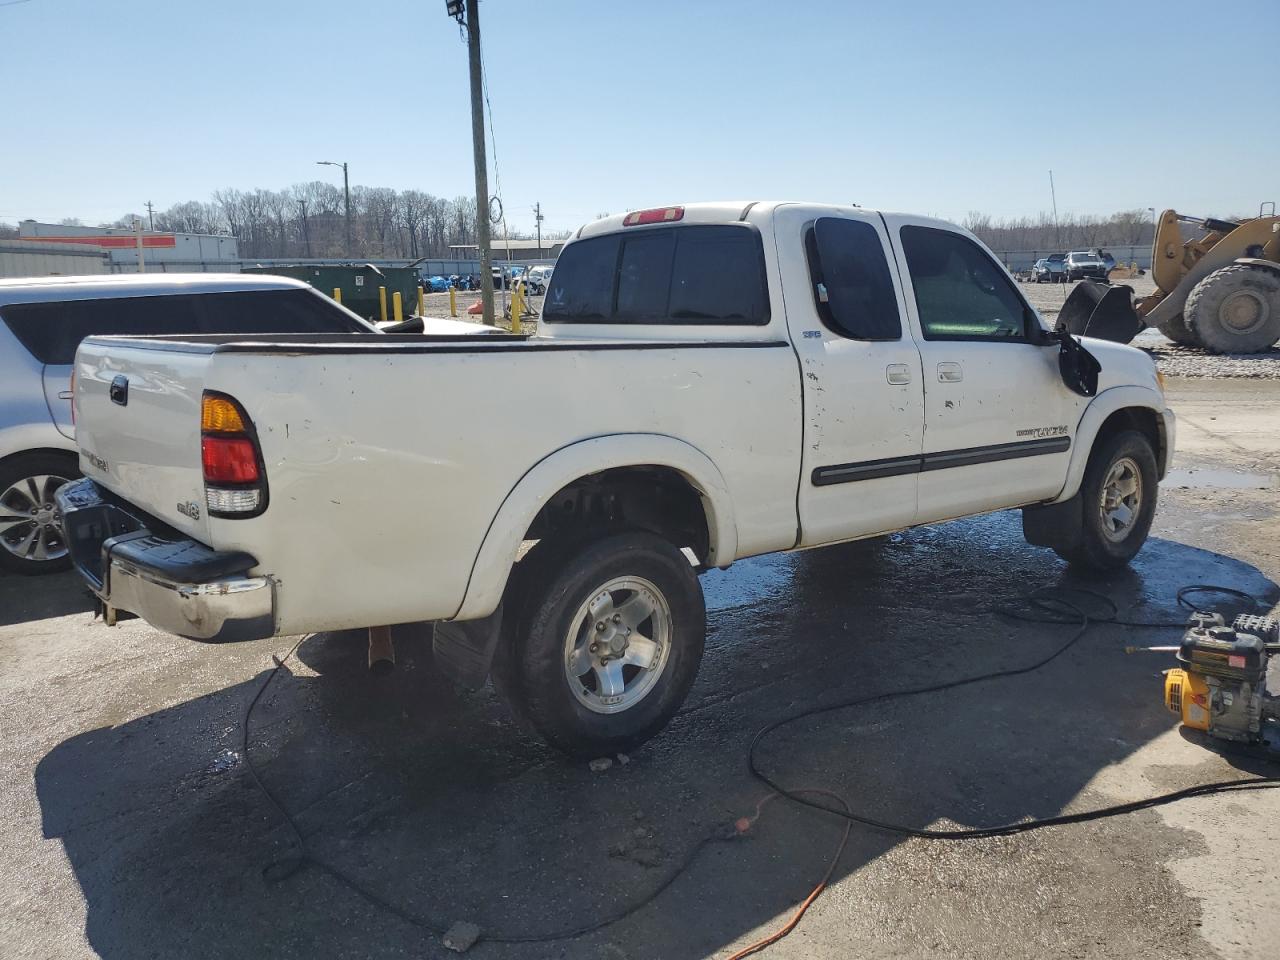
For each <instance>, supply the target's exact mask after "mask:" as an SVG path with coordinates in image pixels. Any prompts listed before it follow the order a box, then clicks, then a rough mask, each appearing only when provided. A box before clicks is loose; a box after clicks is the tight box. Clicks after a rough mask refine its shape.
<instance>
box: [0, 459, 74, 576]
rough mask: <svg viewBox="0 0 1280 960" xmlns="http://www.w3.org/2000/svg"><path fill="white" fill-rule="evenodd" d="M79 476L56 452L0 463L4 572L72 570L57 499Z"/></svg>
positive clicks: (0, 558) (0, 549)
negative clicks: (66, 486) (60, 488)
mask: <svg viewBox="0 0 1280 960" xmlns="http://www.w3.org/2000/svg"><path fill="white" fill-rule="evenodd" d="M79 476H80V471H79V470H78V469H77V468H76V461H75V458H73V457H71V456H68V455H64V454H58V453H24V454H19V455H18V456H16V457H10V458H9V459H7V460H5V461H4V462H3V463H0V570H6V571H8V572H10V573H21V574H28V575H32V574H44V573H56V572H58V571H60V570H66V569H67V568H68V567H70V566H71V557H70V554H69V553H68V551H67V545H66V543H65V542H64V540H63V539H62V517H61V515H60V514H59V513H58V508H57V505H56V504H55V503H54V502H53V494H54V492H55V491H56V490H57V489H58V488H59V487H60V486H62V485H63V484H64V483H67V482H68V481H70V480H74V479H77V478H78V477H79Z"/></svg>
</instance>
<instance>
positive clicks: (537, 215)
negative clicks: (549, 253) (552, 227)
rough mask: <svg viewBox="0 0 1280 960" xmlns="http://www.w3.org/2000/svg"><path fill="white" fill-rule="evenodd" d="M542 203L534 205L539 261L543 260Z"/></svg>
mask: <svg viewBox="0 0 1280 960" xmlns="http://www.w3.org/2000/svg"><path fill="white" fill-rule="evenodd" d="M542 221H543V216H542V201H541V200H539V201H538V202H537V203H535V204H534V205H533V222H534V223H535V224H537V225H538V259H539V260H541V259H542Z"/></svg>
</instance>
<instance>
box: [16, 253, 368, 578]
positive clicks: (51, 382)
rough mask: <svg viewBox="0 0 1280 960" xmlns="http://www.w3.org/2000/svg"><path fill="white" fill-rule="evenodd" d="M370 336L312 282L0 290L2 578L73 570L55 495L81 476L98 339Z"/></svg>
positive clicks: (106, 280) (33, 283)
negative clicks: (77, 379)
mask: <svg viewBox="0 0 1280 960" xmlns="http://www.w3.org/2000/svg"><path fill="white" fill-rule="evenodd" d="M356 332H361V333H366V332H375V331H373V329H372V328H371V327H370V326H369V325H368V324H367V323H365V322H364V321H363V320H361V319H360V318H359V317H357V316H356V315H355V314H353V313H351V312H350V311H349V310H346V309H344V308H343V307H341V306H339V305H338V304H337V303H334V302H333V301H332V300H330V299H329V298H328V297H326V296H324V295H323V294H320V293H318V292H317V291H315V290H313V289H312V288H311V287H309V286H307V285H306V284H305V283H301V282H299V281H297V280H290V279H287V278H285V277H265V276H249V275H247V274H231V275H226V274H188V275H184V274H168V275H164V276H148V275H145V274H143V275H138V274H129V275H121V276H100V277H41V278H38V279H29V280H0V571H9V572H12V573H25V574H38V573H52V572H54V571H57V570H65V569H66V568H67V567H68V566H70V559H69V558H68V555H67V545H66V543H65V542H64V541H63V537H62V528H61V525H60V523H59V516H58V511H57V508H56V506H55V504H54V500H53V494H54V491H56V490H57V489H58V488H59V487H60V486H62V485H63V484H64V483H66V482H67V481H68V480H72V479H75V478H77V477H79V476H80V470H79V468H78V467H77V464H76V460H77V455H78V454H77V448H76V442H75V429H74V426H73V424H72V416H71V383H70V380H71V363H72V360H74V359H75V353H76V347H77V346H79V344H80V341H81V340H83V339H84V338H85V337H87V336H90V335H91V334H95V333H98V334H165V333H168V334H174V333H308V334H310V333H356Z"/></svg>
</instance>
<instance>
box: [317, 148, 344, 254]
mask: <svg viewBox="0 0 1280 960" xmlns="http://www.w3.org/2000/svg"><path fill="white" fill-rule="evenodd" d="M316 163H318V164H319V165H320V166H322V167H341V168H342V196H343V200H344V201H345V209H346V215H347V256H348V257H350V256H352V255H353V254H352V252H351V181H350V180H348V179H347V162H346V161H345V160H344V161H342V163H335V162H334V161H332V160H317V161H316Z"/></svg>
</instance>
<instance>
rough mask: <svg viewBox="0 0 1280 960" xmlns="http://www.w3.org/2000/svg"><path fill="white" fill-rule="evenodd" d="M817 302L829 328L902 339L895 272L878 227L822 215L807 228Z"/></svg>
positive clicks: (867, 337) (846, 334) (852, 335)
mask: <svg viewBox="0 0 1280 960" xmlns="http://www.w3.org/2000/svg"><path fill="white" fill-rule="evenodd" d="M805 254H806V256H807V257H808V260H809V278H810V280H811V282H812V285H813V299H814V305H815V306H816V307H817V310H818V316H819V317H820V318H821V319H822V323H823V325H824V326H825V327H827V329H829V330H832V331H834V332H835V333H838V334H840V335H841V336H844V337H849V338H851V339H853V340H900V339H902V319H901V317H899V315H898V298H897V295H896V293H895V292H894V287H893V275H892V274H891V273H890V272H889V261H888V260H887V259H886V258H885V255H884V244H883V243H881V242H880V234H879V233H878V232H877V231H876V228H875V227H873V226H871V224H869V223H865V222H863V221H861V220H848V219H845V218H844V217H822V218H820V219H818V220H816V221H814V223H813V225H812V226H811V227H809V228H808V229H807V230H806V231H805Z"/></svg>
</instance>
